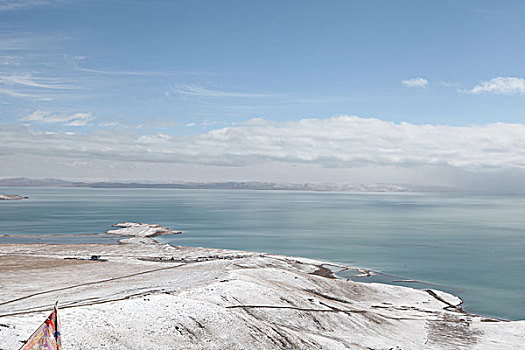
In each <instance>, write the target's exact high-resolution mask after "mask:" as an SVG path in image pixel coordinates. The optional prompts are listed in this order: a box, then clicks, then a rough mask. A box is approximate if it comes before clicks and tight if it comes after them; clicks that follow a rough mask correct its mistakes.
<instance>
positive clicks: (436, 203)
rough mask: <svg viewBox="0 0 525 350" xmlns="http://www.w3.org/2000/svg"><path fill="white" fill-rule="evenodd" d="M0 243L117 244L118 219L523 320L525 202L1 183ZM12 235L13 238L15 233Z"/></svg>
mask: <svg viewBox="0 0 525 350" xmlns="http://www.w3.org/2000/svg"><path fill="white" fill-rule="evenodd" d="M0 193H8V194H11V193H14V194H20V195H23V196H29V197H30V199H29V200H23V201H0V234H1V235H10V236H7V237H6V236H4V237H0V243H8V242H51V243H76V242H99V243H114V242H116V241H117V239H118V237H114V236H109V235H104V234H101V233H103V232H105V231H106V230H107V229H108V228H109V226H111V225H112V224H114V223H117V222H121V221H136V222H146V223H157V224H161V225H164V226H168V227H170V228H174V229H179V230H182V231H184V233H183V234H182V235H176V236H164V237H160V238H159V240H160V241H162V242H164V243H172V244H176V245H187V246H202V247H214V248H229V249H242V250H249V251H260V252H270V253H278V254H286V255H296V256H304V257H309V258H314V259H320V260H326V261H332V262H337V263H342V264H347V265H352V266H359V267H364V268H370V269H372V270H375V271H381V272H384V273H387V274H392V275H395V276H400V277H403V278H408V279H414V280H420V281H424V282H427V283H432V284H435V285H437V287H435V288H439V289H443V290H446V291H450V292H452V293H454V294H457V295H459V296H460V297H461V298H462V299H463V300H464V302H465V304H464V308H465V309H466V310H468V311H470V312H474V313H478V314H483V315H487V316H495V317H502V318H507V319H514V320H516V319H525V293H523V291H524V290H525V279H524V278H523V277H522V276H524V275H525V254H524V253H525V215H524V214H525V197H523V196H481V195H459V194H449V193H447V194H443V193H439V194H436V193H387V194H385V193H381V194H375V193H325V192H291V191H243V190H177V189H88V188H31V187H24V188H13V187H9V188H0ZM11 235H14V236H11Z"/></svg>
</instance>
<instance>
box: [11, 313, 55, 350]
mask: <svg viewBox="0 0 525 350" xmlns="http://www.w3.org/2000/svg"><path fill="white" fill-rule="evenodd" d="M60 328H61V327H60V320H59V319H58V308H57V306H56V305H55V307H54V308H53V312H51V315H49V317H48V318H47V319H46V320H45V321H44V323H42V325H41V326H40V327H38V329H37V330H36V331H35V332H34V333H33V334H32V335H31V337H29V339H28V340H27V342H26V343H25V344H24V345H23V346H22V347H21V348H20V350H62V342H61V340H60Z"/></svg>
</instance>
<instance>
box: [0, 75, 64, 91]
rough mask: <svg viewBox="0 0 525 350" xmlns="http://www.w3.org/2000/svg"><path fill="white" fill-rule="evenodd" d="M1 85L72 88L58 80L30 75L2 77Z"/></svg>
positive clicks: (0, 76)
mask: <svg viewBox="0 0 525 350" xmlns="http://www.w3.org/2000/svg"><path fill="white" fill-rule="evenodd" d="M0 84H5V85H20V86H24V87H31V88H42V89H65V88H71V87H69V86H65V85H63V84H60V82H59V81H57V80H56V79H51V78H35V77H32V76H30V75H0Z"/></svg>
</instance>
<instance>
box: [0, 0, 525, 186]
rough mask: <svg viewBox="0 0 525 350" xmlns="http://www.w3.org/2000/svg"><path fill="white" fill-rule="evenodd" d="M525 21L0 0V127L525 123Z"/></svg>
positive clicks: (430, 7)
mask: <svg viewBox="0 0 525 350" xmlns="http://www.w3.org/2000/svg"><path fill="white" fill-rule="evenodd" d="M523 18H525V3H523V2H522V1H497V2H496V1H457V0H456V1H391V0H390V1H260V2H255V1H82V0H80V1H74V0H18V1H11V0H7V1H6V0H0V124H1V125H2V126H4V128H6V127H10V128H13V127H18V128H24V129H23V130H24V132H26V133H28V135H29V134H31V133H48V134H49V135H54V134H55V133H59V134H66V135H68V134H69V135H73V134H75V135H79V138H77V139H78V140H82V139H81V138H80V137H81V136H82V137H93V135H98V134H100V133H118V134H126V135H133V137H136V138H140V137H142V136H146V137H149V136H154V135H157V134H160V135H163V136H162V137H169V138H172V139H173V140H175V141H178V140H191V141H188V142H196V141H195V138H199V137H200V138H202V137H205V135H207V133H209V132H211V131H213V130H223V129H224V128H236V127H238V126H239V125H240V126H241V127H242V126H243V125H244V124H245V123H248V124H249V123H251V120H252V119H254V118H258V119H256V120H262V121H264V122H266V123H277V124H272V125H273V127H274V128H275V130H276V131H275V132H276V133H277V134H279V135H281V136H283V135H282V133H283V132H284V131H283V130H285V129H286V126H285V124H286V123H294V122H296V123H299V121H300V120H304V119H307V120H308V119H315V120H320V123H323V121H329V120H331V118H337V117H338V116H346V115H348V116H358V117H360V118H363V119H367V118H376V119H378V120H380V121H383V122H394V123H395V124H396V125H399V124H400V123H409V124H411V125H412V124H413V125H419V126H421V125H423V124H431V125H434V126H437V125H443V126H449V127H468V128H470V129H468V130H473V129H472V128H473V127H475V126H480V127H481V126H486V125H487V124H494V123H506V124H511V123H514V124H522V123H524V122H525V114H524V113H525V112H524V111H525V80H524V78H525V68H524V65H523V62H525V45H524V40H525V39H523V38H524V37H525V36H524V35H523V34H524V33H525V22H524V21H523ZM283 123H285V124H283ZM385 125H386V124H385ZM346 127H348V126H346ZM292 128H293V127H292ZM336 129H337V128H336ZM17 130H19V129H17ZM20 130H21V129H20ZM466 130H467V129H466ZM474 130H475V128H474ZM20 132H21V131H20ZM467 133H468V132H467ZM247 134H248V135H249V134H250V132H249V131H248V132H247ZM26 136H27V135H26ZM478 136H479V135H478ZM28 137H29V136H28ZM53 137H54V136H53ZM130 137H131V136H130ZM192 137H193V138H192ZM480 137H481V136H480ZM180 138H182V139H180ZM42 142H43V146H42V147H43V148H45V147H47V146H45V145H47V143H46V142H51V141H49V140H46V141H42ZM78 142H81V141H78ZM44 143H45V145H44ZM172 146H173V145H171V146H169V147H172ZM296 146H298V145H296ZM16 147H18V146H16ZM16 147H15V146H13V145H11V144H9V147H8V149H9V151H7V150H6V151H5V152H4V153H5V154H7V156H12V157H13V158H15V154H17V155H18V156H16V159H18V160H17V162H19V163H20V164H19V165H20V166H19V169H23V168H24V167H23V166H22V163H24V162H27V161H28V159H30V158H31V156H34V155H35V152H34V151H28V150H26V149H21V148H20V147H19V148H16ZM123 147H124V146H123ZM195 147H197V146H195ZM232 147H233V146H232ZM341 147H342V146H341ZM392 147H393V148H396V147H397V146H395V145H393V146H392ZM73 148H74V147H73ZM513 149H514V150H515V148H513ZM155 150H156V148H155ZM340 150H341V151H342V152H346V151H344V150H343V148H340ZM55 151H56V150H55ZM55 151H53V152H55ZM297 151H298V152H300V151H301V149H300V147H298V150H297ZM50 152H51V151H50ZM65 153H67V152H65ZM94 153H96V152H94ZM161 153H162V152H161ZM233 153H235V152H233ZM228 154H230V155H231V154H232V153H231V152H230V153H228ZM259 155H260V154H259ZM223 156H225V155H223ZM67 157H68V158H75V160H77V159H76V158H79V159H84V158H85V155H78V157H75V156H74V155H73V154H71V155H69V156H67ZM113 157H114V155H108V154H105V155H104V156H103V157H102V158H104V159H106V160H107V159H110V158H113ZM218 157H219V155H218ZM226 157H228V155H226ZM265 157H266V156H263V157H262V158H264V159H265V160H268V159H267V158H265ZM95 158H96V157H95ZM102 158H101V159H102ZM117 158H118V157H117ZM343 158H344V157H343ZM90 159H91V158H90ZM512 159H514V158H512ZM95 160H96V159H94V158H93V161H95ZM133 160H134V159H127V158H126V159H125V161H133ZM11 161H12V159H11ZM82 161H85V160H82ZM272 161H277V162H286V160H284V159H277V158H275V159H273V158H272ZM520 161H521V160H520ZM167 162H168V163H172V164H180V163H179V160H178V159H175V160H173V159H171V160H170V161H167ZM246 162H247V163H250V162H248V161H245V162H244V163H246ZM218 163H220V162H218ZM244 163H243V164H244ZM313 163H316V162H313ZM402 163H403V164H402V167H403V168H404V169H406V168H407V166H406V164H408V163H406V162H405V161H403V162H402ZM250 164H252V165H254V164H255V163H253V162H252V163H250ZM428 164H430V165H431V166H434V165H435V163H432V161H429V162H428ZM428 164H427V165H428ZM317 165H319V166H321V167H326V164H320V163H319V164H317ZM386 165H388V166H390V165H392V164H391V163H389V164H386ZM449 165H450V164H449ZM508 165H509V166H510V167H511V168H512V166H511V165H513V164H508ZM396 166H397V165H396ZM451 166H452V167H454V168H457V166H454V165H451ZM344 167H347V168H352V169H354V170H355V169H356V166H355V165H353V164H351V165H345V166H344ZM26 168H27V164H26ZM460 168H461V167H460ZM505 168H507V167H505ZM463 170H464V169H462V171H463ZM82 171H85V173H86V174H87V173H90V172H89V171H88V170H86V169H84V170H81V169H79V170H78V172H77V173H75V172H71V176H73V177H78V176H79V175H78V174H80V173H81V172H82ZM466 171H472V169H471V168H468V169H466ZM476 171H477V170H476ZM22 173H23V171H20V172H16V174H14V173H9V174H7V173H6V174H0V176H2V175H18V174H22ZM26 174H30V175H34V172H33V171H29V170H27V173H26ZM46 174H47V173H46ZM90 174H91V173H90ZM141 174H142V173H140V174H139V173H137V176H147V177H150V176H152V177H155V176H153V175H147V174H142V175H141ZM239 174H241V175H242V174H243V173H242V170H239ZM245 174H248V172H245ZM47 175H52V172H49V174H47ZM241 175H239V176H240V177H242V176H241ZM86 176H88V177H89V176H95V177H97V176H98V177H105V176H104V175H103V174H98V175H96V174H92V175H86ZM247 176H248V175H247ZM109 177H110V178H113V177H120V176H119V175H117V174H116V173H115V174H113V175H110V176H109ZM234 177H236V176H234ZM248 177H250V176H248ZM319 178H320V179H322V178H323V177H322V176H320V177H319ZM337 179H339V178H337ZM385 179H386V180H388V178H385ZM327 180H330V176H328V177H327Z"/></svg>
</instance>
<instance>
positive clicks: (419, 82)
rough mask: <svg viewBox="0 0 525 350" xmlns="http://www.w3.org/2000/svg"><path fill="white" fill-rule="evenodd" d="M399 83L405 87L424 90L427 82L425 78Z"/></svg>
mask: <svg viewBox="0 0 525 350" xmlns="http://www.w3.org/2000/svg"><path fill="white" fill-rule="evenodd" d="M401 83H402V84H403V85H405V86H408V87H416V88H424V87H427V86H428V80H426V79H425V78H413V79H407V80H403V81H402V82H401Z"/></svg>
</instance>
